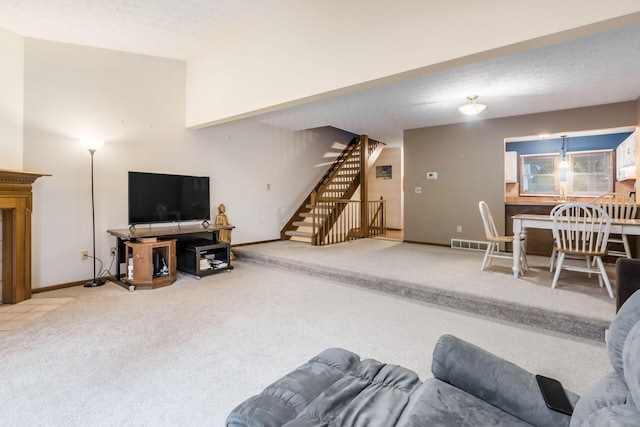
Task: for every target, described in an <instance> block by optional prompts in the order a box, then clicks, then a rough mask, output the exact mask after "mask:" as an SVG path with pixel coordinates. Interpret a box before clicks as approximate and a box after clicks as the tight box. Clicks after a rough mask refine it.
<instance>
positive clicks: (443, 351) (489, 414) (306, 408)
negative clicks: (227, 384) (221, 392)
mask: <svg viewBox="0 0 640 427" xmlns="http://www.w3.org/2000/svg"><path fill="white" fill-rule="evenodd" d="M634 261H637V260H634ZM639 265H640V261H638V262H636V263H634V265H633V268H635V269H636V272H637V273H638V274H640V267H639ZM635 277H637V275H636V276H635ZM607 351H608V354H609V358H610V360H611V364H612V366H613V371H612V372H611V373H609V374H607V375H605V376H604V377H603V378H602V379H600V380H599V381H597V382H596V383H595V384H593V385H592V386H591V387H590V388H589V389H588V390H587V391H586V393H585V394H584V395H583V396H581V397H578V396H577V395H576V394H574V393H571V392H569V391H567V396H568V397H569V400H570V401H571V402H572V403H573V404H574V405H575V408H574V412H573V415H572V416H568V415H565V414H562V413H560V412H556V411H553V410H550V409H548V408H547V406H546V405H545V402H544V400H543V397H542V395H541V393H540V390H539V388H538V385H537V382H536V380H535V376H534V375H533V374H532V373H529V372H527V371H525V370H524V369H522V368H520V367H518V366H516V365H514V364H513V363H510V362H508V361H506V360H504V359H501V358H499V357H497V356H495V355H493V354H491V353H489V352H487V351H485V350H483V349H481V348H479V347H477V346H475V345H473V344H470V343H467V342H465V341H462V340H460V339H458V338H456V337H453V336H451V335H444V336H442V337H441V338H440V339H439V340H438V342H437V344H436V347H435V350H434V352H433V361H432V367H431V370H432V372H433V378H430V379H428V380H427V381H425V382H424V383H422V382H421V381H420V380H419V378H418V376H417V375H416V374H415V373H414V372H412V371H410V370H408V369H406V368H403V367H401V366H397V365H391V364H386V363H381V362H378V361H376V360H372V359H365V360H361V359H360V357H358V355H356V354H354V353H352V352H350V351H347V350H343V349H337V348H333V349H328V350H325V351H323V352H322V353H320V354H319V355H318V356H316V357H314V358H313V359H311V360H310V361H309V362H308V363H306V364H304V365H302V366H300V367H299V368H298V369H296V370H294V371H293V372H291V373H289V374H287V375H286V376H284V377H282V378H281V379H279V380H277V381H276V382H274V383H273V384H271V385H270V386H268V387H267V388H266V389H265V390H264V391H263V392H262V393H260V394H259V395H256V396H253V397H251V398H249V399H247V400H246V401H244V402H243V403H241V404H240V405H239V406H238V407H236V408H235V409H234V410H233V411H232V412H231V413H230V414H229V416H228V418H227V426H228V427H241V426H242V427H244V426H246V427H275V426H287V427H294V426H306V427H310V426H317V427H320V426H344V427H346V426H349V427H351V426H367V427H372V426H402V427H409V426H415V427H417V426H489V425H490V426H529V425H534V426H570V427H579V426H580V427H584V426H594V427H595V426H640V411H639V409H638V408H640V292H636V293H634V294H633V295H631V296H630V297H629V299H628V300H627V301H626V302H625V303H624V304H623V306H622V307H621V308H620V310H619V312H618V313H617V315H616V317H615V319H614V321H613V322H612V323H611V326H610V329H609V335H608V341H607Z"/></svg>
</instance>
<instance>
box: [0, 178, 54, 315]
mask: <svg viewBox="0 0 640 427" xmlns="http://www.w3.org/2000/svg"><path fill="white" fill-rule="evenodd" d="M41 176H51V175H50V174H46V173H39V172H27V171H16V170H8V169H0V210H1V211H2V303H3V304H16V303H19V302H21V301H24V300H26V299H29V298H31V212H32V209H33V193H32V190H31V189H32V184H33V182H34V181H35V180H36V179H38V178H40V177H41Z"/></svg>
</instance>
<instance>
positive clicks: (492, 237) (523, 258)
mask: <svg viewBox="0 0 640 427" xmlns="http://www.w3.org/2000/svg"><path fill="white" fill-rule="evenodd" d="M478 207H479V209H480V216H481V217H482V224H483V225H484V233H485V240H486V241H487V250H486V252H485V253H484V259H483V260H482V266H481V267H480V270H481V271H484V269H485V268H486V267H487V266H488V265H490V264H491V259H492V258H505V259H511V260H513V253H509V252H503V251H501V249H500V245H502V244H506V243H513V244H514V245H516V244H518V245H521V248H522V249H521V250H520V271H527V270H528V269H529V266H528V265H527V255H526V254H525V248H524V245H523V241H524V238H523V237H521V236H518V239H516V238H515V236H503V235H500V234H498V230H497V228H496V224H495V223H494V222H493V217H492V216H491V210H490V209H489V206H488V205H487V203H486V202H485V201H480V203H479V204H478Z"/></svg>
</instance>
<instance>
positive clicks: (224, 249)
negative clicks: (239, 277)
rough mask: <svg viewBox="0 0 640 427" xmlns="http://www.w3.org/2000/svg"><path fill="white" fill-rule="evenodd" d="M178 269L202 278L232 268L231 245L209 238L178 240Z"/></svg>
mask: <svg viewBox="0 0 640 427" xmlns="http://www.w3.org/2000/svg"><path fill="white" fill-rule="evenodd" d="M177 255H178V270H179V271H181V272H183V273H187V274H190V275H192V276H195V277H196V278H198V279H199V278H200V277H202V276H208V275H209V274H214V273H219V272H221V271H228V270H232V269H233V266H232V265H231V246H230V245H229V243H226V242H216V241H212V240H207V239H198V240H178V247H177Z"/></svg>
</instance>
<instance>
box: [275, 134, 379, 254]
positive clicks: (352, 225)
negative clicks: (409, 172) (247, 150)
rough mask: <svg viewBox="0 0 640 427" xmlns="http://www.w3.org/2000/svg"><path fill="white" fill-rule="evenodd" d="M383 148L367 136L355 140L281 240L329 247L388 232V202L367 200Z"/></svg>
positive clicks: (342, 153) (299, 212)
mask: <svg viewBox="0 0 640 427" xmlns="http://www.w3.org/2000/svg"><path fill="white" fill-rule="evenodd" d="M383 148H384V144H383V143H381V142H378V141H373V140H370V139H369V138H368V137H367V136H360V137H355V138H353V139H352V140H351V141H350V142H349V144H348V145H347V146H346V147H345V148H344V150H343V151H342V152H341V153H340V155H339V156H338V157H337V159H336V160H335V162H334V163H333V164H332V165H331V167H330V168H329V169H328V170H327V172H326V173H325V174H324V176H323V177H322V178H321V179H320V181H319V182H318V184H317V185H316V186H315V187H314V189H313V190H312V191H311V193H309V195H308V196H307V197H306V199H305V200H304V201H303V202H302V204H301V205H300V206H299V207H298V209H297V210H296V212H295V213H294V214H293V216H292V217H291V219H290V220H289V221H288V222H287V224H286V225H285V226H284V227H283V228H282V230H281V232H280V237H281V239H283V240H289V239H290V240H298V241H303V242H308V243H311V244H313V245H326V244H331V243H339V242H344V241H348V240H352V239H357V238H361V237H368V236H371V235H377V234H382V233H384V230H385V227H384V203H385V202H384V200H378V201H375V202H369V201H367V197H366V194H367V192H366V189H367V185H366V181H367V177H368V173H367V172H368V170H369V168H371V167H372V166H373V164H374V163H375V160H376V159H377V157H378V155H379V154H380V152H381V151H382V149H383ZM357 190H360V192H359V194H357ZM354 196H358V197H354ZM362 224H365V225H364V226H362Z"/></svg>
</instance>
